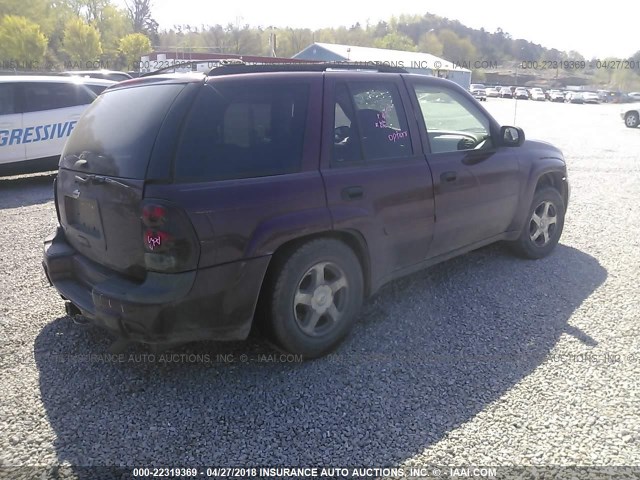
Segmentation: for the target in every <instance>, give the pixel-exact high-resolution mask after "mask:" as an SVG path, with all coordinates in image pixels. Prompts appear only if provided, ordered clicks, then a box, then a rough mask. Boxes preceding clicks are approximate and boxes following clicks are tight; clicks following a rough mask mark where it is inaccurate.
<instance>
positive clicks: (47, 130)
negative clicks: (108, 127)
mask: <svg viewBox="0 0 640 480" xmlns="http://www.w3.org/2000/svg"><path fill="white" fill-rule="evenodd" d="M113 84H114V82H110V81H107V80H98V79H93V78H79V77H69V78H67V77H57V76H36V75H30V76H2V77H0V175H14V174H20V173H29V172H37V171H46V170H54V169H56V168H57V167H58V161H59V159H60V152H62V148H63V146H64V143H65V141H66V140H67V137H68V136H69V135H70V133H71V132H72V131H73V129H74V127H75V125H76V122H77V121H78V119H79V118H80V115H82V113H83V112H84V111H85V109H86V108H87V106H88V105H89V104H90V103H91V102H92V101H93V100H94V99H95V98H96V97H97V96H98V94H100V92H102V91H103V90H104V89H105V88H107V87H108V86H110V85H113Z"/></svg>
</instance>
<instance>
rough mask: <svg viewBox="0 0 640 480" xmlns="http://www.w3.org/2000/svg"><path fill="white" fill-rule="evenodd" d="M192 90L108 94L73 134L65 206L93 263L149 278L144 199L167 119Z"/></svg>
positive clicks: (61, 201)
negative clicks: (158, 138) (149, 168)
mask: <svg viewBox="0 0 640 480" xmlns="http://www.w3.org/2000/svg"><path fill="white" fill-rule="evenodd" d="M184 89H185V85H184V84H152V85H145V86H137V87H130V88H123V89H117V90H114V91H110V92H106V93H105V94H104V95H102V96H100V97H99V98H98V99H96V101H95V102H94V103H93V104H92V105H91V106H90V107H89V109H88V110H87V112H86V114H85V116H84V117H83V118H82V121H80V122H79V123H78V125H77V126H76V127H75V129H74V130H73V133H72V134H71V136H70V138H69V140H68V142H67V144H66V146H65V148H64V151H63V152H62V157H61V160H60V169H59V172H58V181H57V189H58V190H57V201H58V207H59V211H60V216H61V224H62V227H63V228H64V230H65V233H66V236H67V239H68V241H69V242H70V243H71V245H72V246H73V247H74V248H75V249H76V250H78V251H79V252H80V253H82V254H83V255H84V256H86V257H87V258H90V259H91V260H93V261H95V262H98V263H100V264H102V265H105V266H107V267H109V268H112V269H114V270H117V271H120V272H123V273H126V274H130V275H132V276H139V275H143V274H144V272H143V270H144V246H143V228H142V225H141V220H140V218H141V214H142V212H141V200H142V197H143V192H144V190H143V188H144V185H145V178H146V173H147V167H148V165H149V161H150V158H151V156H152V151H153V147H154V143H155V142H156V139H157V137H158V136H159V135H158V132H159V130H160V128H161V125H162V123H163V120H164V118H165V117H166V116H167V113H168V111H169V110H170V108H171V106H172V105H173V104H174V103H178V101H177V100H176V99H177V98H178V97H179V95H180V94H181V93H182V91H183V90H184Z"/></svg>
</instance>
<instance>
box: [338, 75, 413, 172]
mask: <svg viewBox="0 0 640 480" xmlns="http://www.w3.org/2000/svg"><path fill="white" fill-rule="evenodd" d="M412 155H413V151H412V148H411V138H410V137H409V127H408V124H407V117H406V114H405V111H404V108H403V105H402V100H401V99H400V93H399V92H398V88H397V87H396V85H395V84H394V83H387V82H384V83H383V82H380V83H378V82H376V83H370V82H352V83H349V84H345V83H340V84H338V85H336V91H335V122H334V145H333V164H334V165H349V164H353V163H354V162H361V161H362V160H364V161H365V162H368V161H371V160H383V159H384V160H391V159H396V160H402V159H403V158H407V157H410V156H412Z"/></svg>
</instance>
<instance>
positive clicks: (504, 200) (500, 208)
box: [407, 76, 521, 257]
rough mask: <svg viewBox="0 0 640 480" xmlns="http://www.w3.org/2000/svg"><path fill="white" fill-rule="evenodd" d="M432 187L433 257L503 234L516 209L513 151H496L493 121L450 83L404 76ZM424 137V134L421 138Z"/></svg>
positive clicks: (516, 174) (517, 176)
mask: <svg viewBox="0 0 640 480" xmlns="http://www.w3.org/2000/svg"><path fill="white" fill-rule="evenodd" d="M407 78H408V80H409V82H410V84H411V85H412V87H413V90H414V93H415V95H414V97H413V99H412V100H413V102H414V104H415V108H416V110H417V111H418V112H420V113H421V114H422V115H421V118H420V119H419V120H420V123H421V124H422V128H423V129H424V128H425V127H426V130H422V134H423V135H424V142H425V144H426V145H429V151H428V152H427V159H428V161H429V165H430V166H431V169H432V171H433V181H434V185H435V214H436V222H435V233H434V239H433V244H432V246H431V250H430V252H429V257H435V256H438V255H441V254H444V253H447V252H451V251H453V250H456V249H458V248H462V247H465V246H467V245H471V244H473V243H476V242H479V241H482V240H486V239H489V238H491V237H494V236H496V235H499V234H501V233H503V232H505V231H506V229H507V228H508V226H509V224H510V223H511V221H512V219H513V217H514V215H515V212H516V208H517V205H518V198H519V191H520V183H521V178H520V169H519V162H518V157H517V149H514V148H509V147H496V146H494V144H493V140H492V130H495V129H496V125H495V122H493V121H492V119H491V118H490V117H489V116H488V115H487V114H486V113H485V112H484V111H483V110H482V109H481V107H479V106H478V105H477V102H475V101H474V100H472V99H470V98H469V97H468V95H467V94H466V93H465V92H464V91H462V90H461V89H458V88H457V87H455V86H453V85H451V86H450V85H447V84H445V83H444V82H439V81H438V82H433V81H430V80H429V79H427V78H425V79H422V78H420V77H418V76H411V77H407ZM425 133H426V135H425Z"/></svg>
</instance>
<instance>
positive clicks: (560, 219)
mask: <svg viewBox="0 0 640 480" xmlns="http://www.w3.org/2000/svg"><path fill="white" fill-rule="evenodd" d="M564 214H565V205H564V200H563V199H562V196H561V195H560V193H559V192H558V191H557V190H556V189H555V188H553V187H545V188H542V189H541V190H539V191H537V192H536V193H535V195H534V196H533V201H532V202H531V206H530V207H529V210H528V211H527V217H526V220H525V224H524V225H523V227H522V233H521V234H520V237H519V238H518V239H517V240H516V241H514V242H512V244H511V246H512V247H513V249H514V250H515V251H516V253H517V254H519V255H520V256H522V257H525V258H531V259H538V258H543V257H546V256H547V255H549V254H550V253H551V252H552V251H553V249H554V248H555V247H556V245H557V244H558V241H559V240H560V236H561V235H562V229H563V227H564Z"/></svg>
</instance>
